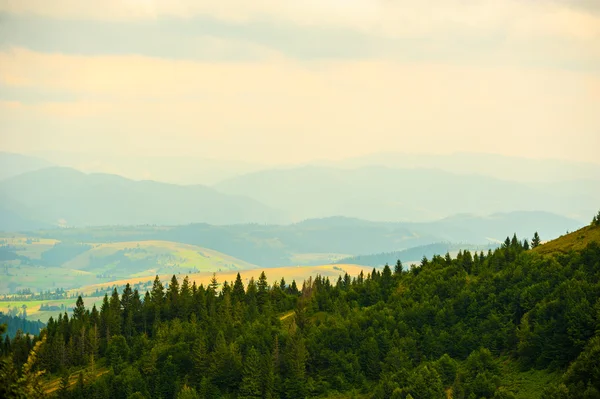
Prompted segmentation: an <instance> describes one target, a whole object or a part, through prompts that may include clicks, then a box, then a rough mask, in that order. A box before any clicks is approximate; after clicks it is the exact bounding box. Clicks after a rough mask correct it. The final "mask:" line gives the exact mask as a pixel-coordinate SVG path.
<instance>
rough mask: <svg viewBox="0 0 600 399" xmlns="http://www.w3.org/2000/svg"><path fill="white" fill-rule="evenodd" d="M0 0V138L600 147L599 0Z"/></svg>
mask: <svg viewBox="0 0 600 399" xmlns="http://www.w3.org/2000/svg"><path fill="white" fill-rule="evenodd" d="M99 4H100V3H98V2H97V1H87V0H53V1H47V0H0V150H4V151H12V152H20V153H36V152H40V151H65V152H73V153H81V154H88V153H90V154H92V153H102V154H115V155H118V156H130V155H136V156H139V155H144V156H157V155H162V156H186V157H187V156H198V157H208V158H214V159H221V160H236V161H244V162H260V163H262V164H270V163H273V164H281V163H294V162H306V161H310V160H317V159H343V158H348V157H355V156H361V155H365V154H370V153H377V152H384V151H385V152H394V151H398V152H405V153H406V152H408V153H433V154H436V153H449V152H456V151H461V152H462V151H467V152H486V153H496V154H503V155H510V156H520V157H529V158H559V159H566V160H579V161H586V162H596V163H600V157H599V156H598V148H600V1H597V0H581V1H574V0H547V1H543V0H528V1H523V0H520V1H515V0H503V1H497V0H429V1H415V0H411V1H407V0H305V1H300V2H298V1H293V2H292V1H287V0H255V1H247V0H219V1H202V0H165V1H162V0H160V1H159V0H156V1H152V0H121V1H117V0H104V1H102V6H101V7H100V6H99Z"/></svg>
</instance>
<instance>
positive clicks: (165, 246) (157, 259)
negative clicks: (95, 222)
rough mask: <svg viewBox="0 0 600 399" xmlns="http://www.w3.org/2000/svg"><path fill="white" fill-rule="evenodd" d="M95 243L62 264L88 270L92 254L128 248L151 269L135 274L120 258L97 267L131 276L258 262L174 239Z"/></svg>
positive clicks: (100, 255)
mask: <svg viewBox="0 0 600 399" xmlns="http://www.w3.org/2000/svg"><path fill="white" fill-rule="evenodd" d="M93 245H94V247H93V248H92V249H90V250H89V251H86V252H84V253H83V254H81V255H78V256H76V257H75V258H73V259H71V260H70V261H68V262H66V263H64V264H63V265H62V266H63V267H65V268H69V269H79V270H87V269H89V268H90V263H91V260H92V258H103V257H110V256H112V255H114V254H116V253H117V252H119V251H124V252H125V256H126V257H128V258H129V259H131V260H134V261H142V262H147V264H148V269H147V270H144V271H138V272H136V273H133V274H129V273H126V272H125V271H124V270H120V269H119V267H118V266H119V265H118V263H117V262H115V263H114V264H113V263H107V264H106V265H105V266H104V267H103V268H101V269H97V268H95V269H94V271H95V272H105V271H114V272H115V273H116V274H118V275H122V276H123V277H127V276H129V275H131V276H132V277H141V276H144V275H153V274H157V273H161V272H162V273H165V272H166V270H165V269H168V268H182V269H185V270H190V269H194V270H198V271H217V270H219V269H223V270H241V269H252V268H255V267H256V266H255V265H253V264H251V263H248V262H245V261H242V260H240V259H237V258H234V257H232V256H229V255H225V254H223V253H220V252H218V251H214V250H211V249H207V248H202V247H198V246H195V245H188V244H181V243H177V242H171V241H155V240H151V241H131V242H118V243H107V244H93Z"/></svg>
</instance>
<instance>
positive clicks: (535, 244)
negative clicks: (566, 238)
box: [531, 231, 542, 248]
mask: <svg viewBox="0 0 600 399" xmlns="http://www.w3.org/2000/svg"><path fill="white" fill-rule="evenodd" d="M541 243H542V241H541V240H540V236H539V234H538V232H537V231H536V232H535V233H534V234H533V238H532V239H531V248H536V247H538V246H539V245H540V244H541Z"/></svg>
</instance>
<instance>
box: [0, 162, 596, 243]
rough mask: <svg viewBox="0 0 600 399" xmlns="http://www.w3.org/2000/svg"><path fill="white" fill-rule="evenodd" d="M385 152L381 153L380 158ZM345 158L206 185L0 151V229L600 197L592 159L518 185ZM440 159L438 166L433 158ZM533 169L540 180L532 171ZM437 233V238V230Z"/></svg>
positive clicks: (288, 218) (522, 205) (456, 209)
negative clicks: (569, 173) (89, 169)
mask: <svg viewBox="0 0 600 399" xmlns="http://www.w3.org/2000/svg"><path fill="white" fill-rule="evenodd" d="M389 158H390V157H382V161H381V162H384V161H385V160H388V159H389ZM441 159H444V158H443V157H442V158H441ZM452 159H454V158H452ZM465 159H466V161H465V162H466V163H465V165H471V164H473V160H474V159H478V158H477V157H474V156H470V157H468V156H467V157H465ZM491 159H495V158H491ZM454 160H455V159H454ZM500 160H502V161H504V158H502V157H501V158H500ZM173 162H174V163H177V162H176V160H173ZM352 162H356V163H359V164H360V162H363V161H356V160H355V161H352V160H349V161H347V162H346V163H345V164H344V163H343V162H340V164H344V165H345V166H343V167H334V166H323V165H321V166H318V165H309V166H288V167H285V168H272V169H266V170H260V171H254V172H251V173H242V174H239V175H236V176H234V177H230V178H227V179H225V180H222V181H220V182H219V183H217V184H214V185H212V186H207V185H200V184H192V185H181V184H173V183H164V182H158V181H154V180H132V179H128V178H125V177H123V176H119V175H115V174H107V173H84V172H81V171H79V170H76V169H73V168H67V167H57V166H53V165H52V164H51V163H50V162H48V161H45V160H43V159H39V158H34V157H28V156H22V155H18V154H9V153H0V165H3V166H4V168H3V171H2V174H0V216H2V218H1V219H0V230H6V231H14V230H32V229H37V228H48V227H51V226H98V225H141V224H151V225H153V224H156V225H177V224H189V223H208V224H213V225H228V224H240V223H242V224H243V223H259V224H288V223H294V222H300V221H302V220H306V219H318V218H327V217H331V216H343V217H349V218H357V219H364V220H371V221H377V222H403V223H415V222H418V223H423V222H427V221H429V222H436V221H438V220H440V219H443V218H448V217H450V216H452V215H457V214H462V213H465V212H469V213H471V214H474V215H478V216H482V215H489V214H495V213H499V212H503V213H507V212H514V211H526V212H530V211H544V212H548V213H553V214H557V215H562V216H565V217H567V218H569V219H574V220H577V221H579V222H587V219H588V216H589V215H590V214H593V213H595V212H596V211H597V206H598V204H600V180H595V177H596V175H595V172H594V171H595V169H594V165H589V164H582V165H583V166H582V165H579V164H573V165H571V164H569V165H571V166H572V167H571V170H577V168H579V170H580V171H581V176H579V175H576V176H573V177H572V178H570V179H568V180H556V181H542V180H540V181H533V182H524V181H514V180H505V179H500V178H497V177H491V176H489V175H483V174H480V173H475V172H481V171H482V170H483V171H486V173H488V172H489V167H488V166H482V168H481V170H479V169H476V170H474V171H473V173H466V172H465V171H463V173H457V172H452V171H448V170H442V169H441V168H435V169H433V168H425V167H422V166H421V167H414V168H407V167H403V168H401V167H390V166H381V165H370V166H351V165H352ZM365 162H366V161H365ZM373 162H375V161H373ZM523 162H525V163H527V162H533V161H531V160H526V161H523V160H521V162H520V163H523ZM540 162H541V161H540ZM520 163H519V162H516V165H519V164H520ZM349 165H350V166H349ZM448 165H449V166H448V168H447V169H453V168H454V169H456V165H457V164H456V162H454V161H453V162H448ZM551 165H554V164H551ZM437 166H440V167H442V166H443V165H440V164H439V162H438V164H437ZM534 169H535V168H534ZM535 170H536V171H537V172H536V173H537V175H538V177H540V176H539V168H538V169H535ZM192 172H193V171H190V173H192ZM171 174H172V173H171ZM580 178H581V179H580ZM583 178H585V179H583ZM482 220H483V219H482ZM487 222H488V221H485V223H487ZM515 222H516V223H517V224H514V223H512V224H509V226H518V225H519V223H521V222H522V221H521V220H516V221H515ZM445 223H446V225H447V224H451V223H452V221H451V219H450V220H448V221H446V222H445ZM452 232H453V233H455V231H454V230H452ZM442 233H443V230H441V231H440V232H438V235H440V236H444V234H442ZM451 239H452V240H454V237H451Z"/></svg>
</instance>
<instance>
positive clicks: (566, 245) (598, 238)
mask: <svg viewBox="0 0 600 399" xmlns="http://www.w3.org/2000/svg"><path fill="white" fill-rule="evenodd" d="M591 242H599V243H600V226H586V227H583V228H581V229H579V230H577V231H574V232H572V233H569V234H566V235H564V236H561V237H559V238H557V239H555V240H551V241H548V242H546V243H544V244H542V245H540V246H538V247H537V248H534V249H533V251H534V252H537V253H540V254H551V253H563V254H566V253H569V252H571V251H578V250H581V249H583V248H585V247H586V246H587V245H588V244H589V243H591Z"/></svg>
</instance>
